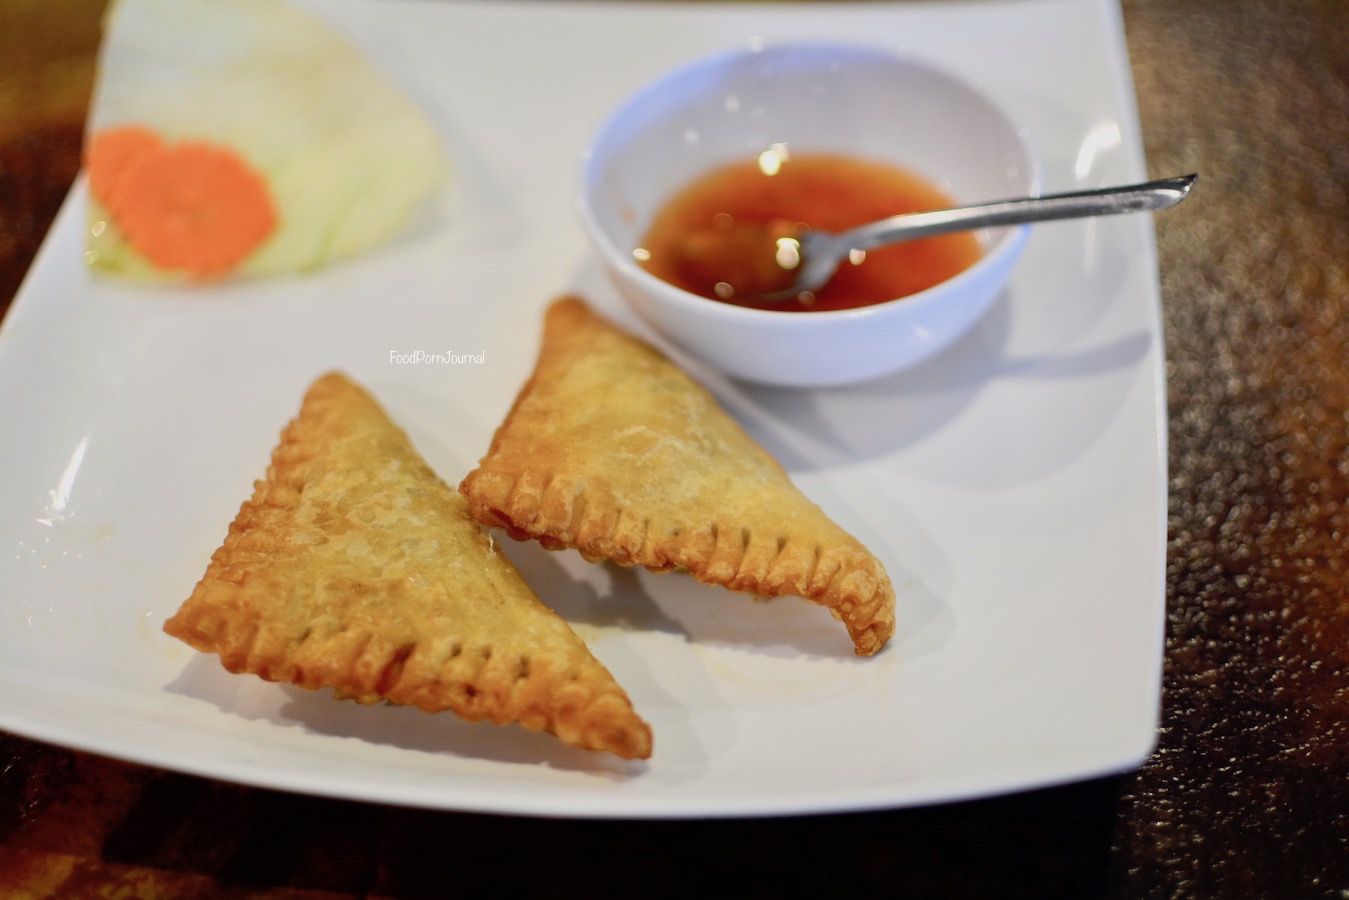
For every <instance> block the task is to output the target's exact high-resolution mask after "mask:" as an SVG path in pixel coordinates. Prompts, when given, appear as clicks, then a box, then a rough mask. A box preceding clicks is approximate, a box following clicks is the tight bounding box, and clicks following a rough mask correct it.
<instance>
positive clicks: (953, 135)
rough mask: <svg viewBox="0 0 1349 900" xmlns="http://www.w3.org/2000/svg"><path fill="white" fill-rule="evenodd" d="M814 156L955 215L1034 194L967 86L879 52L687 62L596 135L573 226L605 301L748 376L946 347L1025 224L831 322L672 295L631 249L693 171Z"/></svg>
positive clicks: (904, 359) (784, 49)
mask: <svg viewBox="0 0 1349 900" xmlns="http://www.w3.org/2000/svg"><path fill="white" fill-rule="evenodd" d="M774 144H785V145H786V148H787V152H788V153H789V154H790V153H793V152H795V153H809V152H827V153H837V154H845V155H850V156H855V157H860V158H867V159H874V160H879V161H883V162H889V163H892V164H894V165H897V166H899V167H901V168H904V169H907V170H909V171H911V172H914V173H916V174H918V175H920V176H923V177H924V178H926V179H927V180H928V181H929V182H930V183H932V184H934V185H935V186H937V187H938V188H941V189H942V190H943V191H944V192H945V193H946V194H947V195H948V196H950V197H951V198H952V200H953V202H954V203H955V204H957V205H963V204H968V203H978V202H984V201H993V200H1005V199H1009V198H1012V197H1021V196H1029V195H1032V194H1033V193H1036V192H1038V174H1037V167H1036V164H1035V161H1034V160H1033V158H1032V154H1031V151H1030V149H1029V147H1028V146H1027V142H1026V137H1025V133H1024V130H1023V129H1021V128H1019V127H1018V126H1017V125H1016V124H1015V123H1014V122H1013V121H1012V120H1011V119H1010V118H1009V117H1008V116H1007V115H1006V114H1005V113H1003V112H1002V111H1001V110H1000V109H999V108H998V107H997V106H996V105H994V103H993V102H992V101H990V100H989V99H988V98H987V97H986V96H984V95H983V94H982V93H980V92H979V91H977V90H975V89H974V88H972V87H970V86H969V85H967V84H965V83H964V82H963V81H961V80H959V79H957V78H954V77H952V76H951V75H949V74H947V73H945V72H942V71H940V70H938V69H934V68H932V67H931V66H929V65H926V64H924V63H920V62H916V61H914V60H912V59H907V58H905V57H902V56H899V55H897V54H895V53H892V52H889V51H887V50H883V49H878V48H873V47H866V46H858V45H852V44H822V43H792V44H782V45H769V46H765V47H763V48H756V49H748V50H742V51H737V52H732V53H727V54H724V55H719V56H714V57H711V58H708V59H703V60H700V61H697V62H694V63H692V64H690V65H688V66H685V67H683V68H680V69H678V70H676V71H674V72H671V73H670V74H668V75H666V76H664V77H662V78H660V79H658V80H657V81H655V82H654V83H652V84H649V85H647V86H646V87H644V88H642V89H641V90H639V91H638V92H637V93H636V94H634V95H633V96H632V97H630V98H629V99H628V100H627V101H626V102H625V103H623V104H622V106H620V107H619V108H618V110H617V111H616V112H614V113H613V115H612V116H611V117H610V118H609V120H608V121H607V122H606V123H605V124H604V125H603V126H602V127H601V128H600V130H599V133H598V135H597V136H596V137H595V139H594V143H593V144H592V145H591V147H590V149H589V152H588V153H587V155H586V158H585V160H584V166H583V177H582V189H581V204H580V205H581V217H582V220H583V223H584V226H585V228H586V231H587V233H588V235H589V237H590V239H591V242H592V243H593V244H594V246H595V248H596V250H597V251H598V253H599V254H600V256H601V257H602V259H603V261H604V264H605V267H606V269H607V271H608V273H609V275H610V277H611V278H612V279H613V281H614V283H615V284H616V285H617V287H618V289H619V291H620V293H621V294H622V295H623V297H624V298H625V299H626V300H627V302H628V303H629V304H631V305H632V307H633V308H634V309H635V310H636V311H637V313H638V314H639V315H640V316H641V317H642V318H643V319H644V320H645V321H646V322H648V323H649V324H650V325H651V326H652V327H653V328H654V329H656V330H657V331H658V332H659V333H661V334H662V335H664V336H665V337H667V338H668V339H670V340H671V341H672V342H674V343H675V344H677V345H678V346H680V347H682V348H684V349H685V350H687V351H688V352H690V353H691V354H693V355H694V356H697V357H700V358H701V359H703V360H705V361H706V362H708V363H710V364H711V365H713V366H715V367H717V368H719V369H721V370H723V371H725V372H727V373H729V374H730V375H732V376H734V377H737V378H741V379H745V380H748V381H754V382H760V383H766V384H777V385H791V386H801V387H805V386H821V385H839V384H848V383H852V382H858V381H864V380H867V379H871V378H875V377H878V376H881V375H885V374H888V373H891V372H895V371H898V370H900V369H903V368H905V367H907V366H911V365H913V364H915V363H917V362H919V361H921V360H923V359H926V358H927V357H929V356H931V355H932V354H934V353H936V352H937V351H939V350H941V349H942V348H944V347H946V346H947V345H948V344H950V343H951V342H953V341H954V340H955V339H956V338H958V337H959V336H960V335H961V334H962V333H964V332H965V331H966V330H967V329H968V328H969V327H970V326H971V325H973V324H974V322H976V321H977V320H978V318H979V317H980V315H982V314H983V313H984V311H985V310H987V309H988V307H989V306H990V305H991V304H992V302H993V300H994V298H996V296H997V295H998V292H999V291H1000V290H1001V288H1002V286H1003V284H1004V282H1005V281H1006V280H1007V277H1008V275H1009V274H1010V273H1011V270H1012V267H1013V264H1014V263H1015V262H1016V259H1017V257H1018V256H1019V255H1020V253H1021V249H1022V247H1023V245H1024V244H1025V240H1026V233H1027V230H1028V226H1018V227H1014V228H999V229H989V230H987V231H985V232H981V233H979V234H978V235H977V236H978V238H979V240H980V242H981V245H982V247H983V250H984V253H983V257H982V258H981V259H980V260H979V262H978V263H976V264H975V265H974V266H972V267H971V268H969V269H967V270H965V271H964V272H962V273H961V274H959V275H957V276H956V277H954V278H951V279H949V280H947V281H945V282H943V283H941V284H939V285H936V286H935V287H932V288H930V289H928V290H926V291H922V292H921V293H918V294H912V295H910V296H908V297H902V298H899V299H896V300H891V301H888V302H885V303H881V304H877V305H874V306H867V307H862V308H858V309H852V310H843V311H837V312H778V311H772V310H770V311H764V310H757V309H747V308H743V307H739V306H734V305H731V304H728V303H722V302H719V301H716V300H710V299H707V298H705V297H700V296H697V295H696V294H692V293H689V292H687V291H684V290H681V289H680V288H676V287H674V286H673V285H671V284H669V283H667V282H665V281H662V280H661V279H659V278H657V277H655V276H654V275H652V274H650V273H649V272H647V271H646V270H645V269H643V268H642V267H641V266H640V265H639V264H638V263H637V262H636V261H635V260H634V259H633V255H632V253H633V250H634V249H636V248H637V247H639V246H640V245H641V241H642V238H643V237H644V236H645V234H646V231H647V229H648V228H649V227H650V223H651V221H652V219H653V217H654V216H655V213H656V212H657V210H659V209H660V207H661V206H663V205H664V204H665V202H666V201H667V200H668V199H669V198H670V197H671V196H672V195H673V194H674V193H675V192H677V191H678V190H680V189H681V188H683V187H685V186H687V185H688V184H689V183H690V182H692V181H693V180H694V179H695V178H696V177H698V176H699V175H702V174H704V173H705V172H707V171H709V170H711V169H713V168H716V167H718V166H721V165H724V164H726V163H730V162H733V161H736V160H742V159H748V158H752V157H755V156H757V155H758V154H759V153H761V152H762V151H764V150H767V149H769V148H770V147H771V146H772V145H774Z"/></svg>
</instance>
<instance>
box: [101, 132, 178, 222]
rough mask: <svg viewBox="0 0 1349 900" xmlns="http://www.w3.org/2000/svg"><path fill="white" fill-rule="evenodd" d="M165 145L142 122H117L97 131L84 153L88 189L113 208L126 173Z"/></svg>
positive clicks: (106, 205)
mask: <svg viewBox="0 0 1349 900" xmlns="http://www.w3.org/2000/svg"><path fill="white" fill-rule="evenodd" d="M163 146H164V142H163V140H161V139H160V137H159V135H157V134H155V133H154V132H153V131H151V130H150V129H149V128H146V127H144V126H142V125H118V126H115V127H113V128H104V129H103V130H101V131H99V132H97V133H96V134H94V135H93V136H92V138H91V139H90V141H89V147H88V149H87V151H86V152H85V167H86V168H87V169H88V172H89V189H90V191H92V192H93V194H94V197H95V198H96V199H97V200H98V201H99V202H100V203H102V204H103V205H104V206H105V207H107V208H108V209H109V210H111V209H112V208H113V207H114V206H116V205H117V199H116V198H117V195H118V194H119V193H120V192H121V187H122V184H123V183H124V182H125V180H126V175H127V173H128V172H129V171H131V170H132V169H133V168H134V167H135V166H136V165H138V164H139V163H140V161H141V160H142V159H143V158H144V157H145V155H146V154H147V153H150V152H153V151H155V150H158V149H160V148H161V147H163Z"/></svg>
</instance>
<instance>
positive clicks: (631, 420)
mask: <svg viewBox="0 0 1349 900" xmlns="http://www.w3.org/2000/svg"><path fill="white" fill-rule="evenodd" d="M459 489H460V491H461V492H462V493H463V494H464V496H465V497H467V498H468V502H469V509H470V512H471V513H472V515H473V516H474V518H476V519H478V521H480V522H483V523H484V524H488V525H494V526H498V527H502V528H505V529H506V530H507V532H508V533H509V534H511V535H512V536H513V537H516V538H525V537H532V538H535V539H537V540H538V541H540V542H541V543H542V544H543V545H544V546H546V547H549V548H552V549H560V548H563V547H574V548H576V549H577V550H579V551H580V552H581V553H582V554H583V555H584V556H585V557H586V558H587V559H590V560H597V559H610V560H613V561H615V562H618V563H621V564H623V565H643V566H646V567H647V568H650V569H653V570H656V571H664V570H667V569H671V568H676V567H677V568H681V569H685V570H687V571H688V572H689V573H691V574H692V575H693V576H694V577H695V578H697V579H698V580H700V581H704V582H707V583H709V584H718V585H723V586H725V587H728V588H730V589H732V590H736V591H746V592H750V593H754V594H758V595H761V596H766V597H773V596H780V595H786V594H799V595H801V596H804V597H806V598H808V599H810V600H812V601H814V602H815V603H818V604H820V605H822V606H824V607H826V608H827V609H829V611H830V612H831V613H833V614H834V616H836V617H837V618H839V619H841V620H842V621H843V623H844V624H845V625H846V626H847V629H848V632H849V634H850V635H851V636H852V639H853V642H854V645H855V648H856V652H857V653H858V654H860V655H870V654H872V653H875V652H876V651H877V650H879V649H880V648H881V647H882V646H884V645H885V642H886V641H887V640H888V639H889V638H890V635H891V634H892V633H893V631H894V591H893V589H892V588H891V585H890V579H889V577H888V576H887V575H886V573H885V569H884V567H883V566H882V565H881V563H880V561H879V560H877V559H876V557H875V556H873V555H872V554H871V553H870V552H868V551H867V549H866V548H865V547H863V546H862V545H861V543H859V542H858V541H857V540H856V539H855V538H853V537H852V536H851V535H849V534H848V533H847V532H845V531H844V530H843V529H842V528H840V527H839V526H838V525H837V524H835V523H834V522H833V521H832V520H830V519H829V518H828V517H827V516H826V515H825V514H824V513H823V512H822V511H821V510H820V508H819V507H818V506H816V505H815V504H814V503H812V502H811V501H810V500H809V499H807V498H806V497H805V496H804V495H803V494H801V492H800V491H799V490H798V489H797V488H796V487H795V486H794V485H793V484H792V482H791V481H790V479H789V478H788V477H787V475H786V473H785V472H784V471H783V470H782V467H781V466H780V465H778V463H777V461H776V460H774V459H773V457H772V456H770V455H769V453H768V452H767V451H766V450H764V449H763V448H762V447H760V446H759V445H758V444H757V443H756V442H755V441H754V440H753V439H752V438H750V436H749V435H747V434H746V433H745V432H744V430H743V429H742V428H741V427H740V426H739V425H738V424H737V423H736V422H735V420H734V419H732V418H731V416H730V415H729V414H727V413H726V412H725V410H723V409H722V408H721V407H720V406H719V405H718V404H717V402H716V400H715V399H714V398H713V397H712V395H711V394H710V393H709V392H708V391H707V390H706V389H704V388H703V387H702V386H701V385H699V384H697V383H696V382H695V381H694V380H693V379H692V378H690V377H689V376H688V375H687V374H686V373H685V372H684V371H683V370H682V369H680V368H679V367H678V366H676V365H675V364H674V363H673V362H671V361H670V360H669V359H668V358H667V357H665V356H664V355H663V354H662V353H660V352H659V351H658V350H656V349H655V348H654V347H652V346H650V345H649V344H646V343H645V342H643V341H640V340H638V339H637V338H635V337H633V336H632V335H629V334H627V333H625V332H623V331H621V330H619V329H617V328H615V327H614V326H613V325H612V324H610V323H608V322H607V321H605V320H604V319H602V318H600V317H599V316H597V315H596V314H595V313H594V312H593V311H592V310H591V309H590V307H589V306H587V305H586V304H585V302H584V301H582V300H580V299H577V298H574V297H566V298H562V299H561V300H558V301H556V302H555V303H553V304H552V306H551V307H550V308H549V310H548V312H547V316H546V320H545V325H544V337H543V345H542V348H541V349H540V351H539V359H538V363H537V365H536V367H535V370H534V373H533V375H532V376H531V377H530V379H529V381H528V382H527V383H526V384H525V386H524V388H522V390H521V392H520V394H519V396H518V397H517V398H516V400H515V403H514V405H513V406H512V408H511V410H510V413H509V414H508V415H507V417H506V420H505V421H504V422H503V423H502V425H501V427H500V428H499V429H498V430H497V432H496V435H495V436H494V438H493V440H492V444H491V447H490V449H489V450H488V453H487V455H486V456H485V457H484V458H483V460H482V462H481V463H480V464H479V466H478V468H476V469H475V470H474V471H472V472H471V473H469V475H468V476H467V477H466V478H465V479H464V481H463V483H462V484H461V485H460V487H459Z"/></svg>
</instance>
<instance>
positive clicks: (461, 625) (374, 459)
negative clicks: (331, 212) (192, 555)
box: [164, 374, 651, 758]
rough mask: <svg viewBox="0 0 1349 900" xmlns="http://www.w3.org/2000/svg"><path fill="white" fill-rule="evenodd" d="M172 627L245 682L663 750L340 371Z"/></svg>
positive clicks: (573, 740)
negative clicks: (246, 677)
mask: <svg viewBox="0 0 1349 900" xmlns="http://www.w3.org/2000/svg"><path fill="white" fill-rule="evenodd" d="M164 630H165V631H166V632H168V633H169V634H171V635H173V636H174V637H177V638H180V639H181V640H183V641H185V642H187V643H188V644H191V645H192V646H193V647H195V648H197V649H198V650H201V651H203V652H207V653H218V654H219V655H220V659H221V662H222V663H223V664H224V665H225V667H226V668H227V669H229V670H230V671H231V672H248V673H252V674H255V675H258V676H260V677H262V678H265V679H268V680H270V681H285V682H291V683H294V684H297V685H300V686H302V687H306V688H321V687H331V688H333V689H334V691H335V693H336V695H337V696H339V697H350V698H353V699H355V700H357V701H359V702H361V703H373V702H376V701H378V700H387V701H389V702H392V703H398V704H407V705H411V706H416V707H419V708H421V709H423V710H426V711H428V712H436V711H441V710H450V711H453V712H455V713H457V714H458V715H460V716H463V717H464V718H466V719H469V720H475V721H476V720H479V719H484V718H485V719H490V720H491V721H493V722H497V723H499V724H504V723H508V722H518V723H520V724H522V725H524V726H526V727H528V728H531V729H535V730H545V731H550V732H552V733H554V734H556V735H557V736H558V737H560V738H561V739H562V740H564V741H566V742H568V743H570V744H575V745H577V746H580V747H586V748H590V749H599V750H608V751H611V752H613V753H616V754H618V755H619V756H623V757H628V758H645V757H648V756H650V753H651V731H650V728H649V726H648V725H647V724H646V723H645V722H643V721H642V720H641V719H640V718H639V717H638V716H637V714H636V713H635V712H634V711H633V708H632V704H631V702H630V701H629V699H628V696H627V695H626V694H625V693H624V692H623V690H622V688H620V687H619V686H618V684H617V683H616V682H615V681H614V679H613V677H612V675H611V674H610V673H609V672H608V670H607V669H605V668H604V666H603V665H602V664H601V663H600V662H599V661H598V660H596V659H595V658H594V656H593V655H592V654H591V653H590V651H589V649H588V648H587V647H586V646H585V644H584V642H583V641H582V640H581V639H580V638H579V637H578V636H577V635H576V634H575V632H573V631H572V630H571V628H570V627H569V626H568V625H567V624H566V623H565V622H564V621H563V620H562V619H561V618H559V617H558V616H557V615H556V614H555V613H553V612H552V611H551V610H549V609H548V608H547V607H545V606H544V605H543V604H542V603H540V602H539V600H538V598H537V597H536V596H535V594H534V592H533V591H532V590H530V588H529V587H528V585H526V584H525V582H524V580H523V578H521V576H520V574H519V572H518V571H517V570H516V569H515V567H514V566H513V565H511V563H510V562H509V561H508V560H507V559H506V558H505V557H504V556H502V555H501V553H500V551H499V550H498V549H497V548H496V547H495V545H494V544H493V543H492V542H491V541H490V539H489V537H488V536H487V535H486V534H484V533H483V531H482V529H481V528H480V527H479V526H478V525H477V524H476V523H474V522H473V521H472V520H471V519H470V518H469V516H468V514H467V510H466V504H465V502H464V500H463V498H462V497H460V496H459V495H458V494H457V493H455V492H454V491H453V490H452V489H451V488H450V487H449V486H448V485H446V484H445V483H444V482H443V481H441V480H440V478H438V477H437V476H436V475H435V473H434V472H432V471H431V469H430V468H429V467H428V466H427V464H426V463H425V462H424V461H423V460H422V458H421V457H420V456H419V455H418V454H417V452H416V451H415V450H414V449H413V447H412V445H411V444H410V442H409V441H408V439H407V437H406V435H405V434H404V433H403V432H402V431H401V430H400V429H399V428H398V427H397V426H396V425H394V424H393V423H392V422H391V421H390V420H389V419H388V417H387V416H386V415H385V413H384V411H383V410H382V409H381V408H380V407H379V406H378V404H377V403H376V402H375V401H374V400H373V399H372V398H371V397H370V396H369V395H368V394H367V393H365V391H363V390H362V389H361V388H359V387H357V386H356V385H355V384H353V383H352V382H351V381H349V380H348V379H347V378H345V377H344V376H342V375H340V374H329V375H325V376H324V377H322V378H320V379H319V380H318V381H316V382H315V383H314V385H313V386H312V387H311V388H310V390H309V392H308V393H307V394H306V396H305V400H304V404H303V407H302V408H301V411H300V415H299V417H298V418H296V419H295V420H294V421H293V422H291V423H290V425H288V426H287V427H286V429H285V431H284V432H283V433H282V437H281V443H280V445H279V446H278V447H277V448H276V450H275V452H274V453H273V456H272V463H271V466H270V467H269V468H268V470H267V477H266V479H265V480H263V481H259V482H258V483H257V484H256V487H255V491H254V494H253V497H252V499H250V500H248V501H247V502H246V503H244V504H243V507H242V508H241V509H240V510H239V515H238V517H237V518H236V519H235V520H234V522H233V523H232V524H231V525H230V529H229V534H228V536H227V537H226V538H225V542H224V544H223V545H222V546H221V547H220V548H219V549H218V550H217V551H216V552H215V554H214V556H213V557H212V558H211V562H210V564H209V566H208V567H207V569H206V574H205V576H204V577H203V578H202V579H201V581H200V583H199V584H198V585H197V587H196V589H195V590H194V591H193V592H192V595H191V597H189V598H188V600H187V601H186V602H185V603H184V604H183V606H182V608H181V609H180V610H179V611H178V613H177V614H176V615H175V616H173V617H172V618H170V619H169V620H168V621H167V622H166V623H165V624H164Z"/></svg>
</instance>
